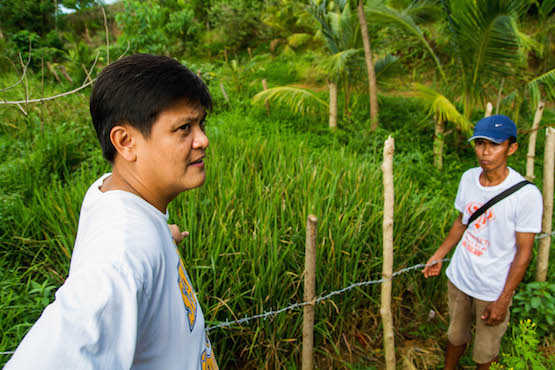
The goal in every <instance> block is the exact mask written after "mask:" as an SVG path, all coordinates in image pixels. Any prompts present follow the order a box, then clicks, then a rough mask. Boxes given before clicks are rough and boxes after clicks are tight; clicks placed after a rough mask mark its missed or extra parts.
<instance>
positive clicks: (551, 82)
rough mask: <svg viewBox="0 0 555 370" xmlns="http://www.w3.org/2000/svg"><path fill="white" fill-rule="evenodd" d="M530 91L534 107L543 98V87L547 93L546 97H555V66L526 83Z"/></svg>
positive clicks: (552, 98)
mask: <svg viewBox="0 0 555 370" xmlns="http://www.w3.org/2000/svg"><path fill="white" fill-rule="evenodd" d="M526 87H527V88H528V91H529V92H530V98H531V102H530V103H531V104H532V107H536V106H537V105H538V103H539V101H540V99H541V88H542V87H543V91H544V93H545V97H546V98H548V99H551V100H554V99H555V68H554V69H552V70H551V71H548V72H546V73H544V74H542V75H541V76H538V77H536V78H534V79H533V80H532V81H530V82H528V84H527V85H526Z"/></svg>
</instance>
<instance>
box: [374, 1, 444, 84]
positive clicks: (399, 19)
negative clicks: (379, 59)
mask: <svg viewBox="0 0 555 370" xmlns="http://www.w3.org/2000/svg"><path fill="white" fill-rule="evenodd" d="M411 11H414V9H412V10H411ZM365 12H366V15H367V17H368V20H369V21H375V22H378V23H382V24H385V25H393V26H396V27H400V28H402V29H404V30H405V31H406V32H409V33H410V34H413V35H414V36H416V37H417V38H418V40H419V41H420V42H421V43H422V45H424V48H425V49H426V51H427V52H428V53H429V54H430V56H431V57H432V58H433V60H434V62H435V64H436V66H437V69H438V71H439V73H440V75H441V78H442V79H443V80H445V79H446V77H445V73H444V72H443V68H442V67H441V63H440V62H439V59H438V57H437V56H436V54H435V53H434V51H433V49H432V47H431V46H430V44H429V43H428V41H427V40H426V38H425V37H424V33H423V32H422V30H421V29H420V27H418V25H417V24H416V22H415V20H414V19H413V17H412V16H411V14H410V13H409V12H403V11H398V10H396V9H393V8H389V7H387V6H385V4H384V2H383V1H380V0H372V1H369V2H368V3H367V5H366V8H365Z"/></svg>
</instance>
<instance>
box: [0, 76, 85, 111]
mask: <svg viewBox="0 0 555 370" xmlns="http://www.w3.org/2000/svg"><path fill="white" fill-rule="evenodd" d="M94 81H96V78H95V79H94V80H92V81H89V82H87V83H86V84H84V85H81V86H80V87H78V88H76V89H73V90H71V91H66V92H64V93H61V94H58V95H54V96H49V97H46V98H38V99H29V100H4V101H0V105H4V104H22V103H25V104H26V103H40V102H43V101H48V100H54V99H56V98H61V97H62V96H67V95H71V94H74V93H76V92H78V91H80V90H83V89H84V88H85V87H88V86H90V85H92V84H93V82H94Z"/></svg>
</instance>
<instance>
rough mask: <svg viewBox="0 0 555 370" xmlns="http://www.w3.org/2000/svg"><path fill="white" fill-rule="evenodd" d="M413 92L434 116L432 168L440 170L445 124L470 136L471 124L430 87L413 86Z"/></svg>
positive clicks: (441, 166) (451, 104) (447, 100)
mask: <svg viewBox="0 0 555 370" xmlns="http://www.w3.org/2000/svg"><path fill="white" fill-rule="evenodd" d="M414 91H415V93H416V96H417V97H418V98H419V99H420V100H422V101H423V103H424V104H425V105H426V106H427V107H428V109H429V112H430V114H431V115H433V116H434V120H435V125H434V166H435V167H436V168H437V169H438V170H441V169H442V168H443V143H444V135H445V125H446V123H447V122H452V123H453V124H454V125H455V127H456V128H457V129H458V130H459V131H462V132H464V133H466V134H470V132H471V131H472V124H471V123H470V121H469V120H468V119H466V117H464V116H463V115H462V114H461V113H459V111H458V110H457V108H456V107H455V106H454V105H453V103H451V101H449V99H447V98H446V97H445V96H443V95H442V94H440V93H439V92H437V91H436V90H434V89H432V88H431V87H428V86H424V85H421V84H415V86H414Z"/></svg>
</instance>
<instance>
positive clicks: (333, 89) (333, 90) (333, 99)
mask: <svg viewBox="0 0 555 370" xmlns="http://www.w3.org/2000/svg"><path fill="white" fill-rule="evenodd" d="M328 87H329V89H330V128H331V129H334V128H336V127H337V85H336V84H335V83H334V82H331V81H328Z"/></svg>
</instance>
